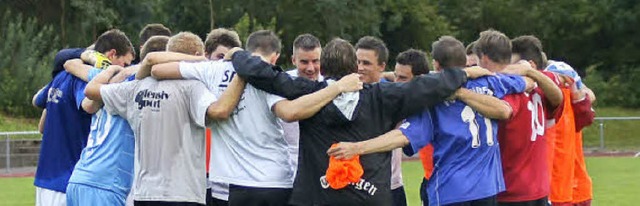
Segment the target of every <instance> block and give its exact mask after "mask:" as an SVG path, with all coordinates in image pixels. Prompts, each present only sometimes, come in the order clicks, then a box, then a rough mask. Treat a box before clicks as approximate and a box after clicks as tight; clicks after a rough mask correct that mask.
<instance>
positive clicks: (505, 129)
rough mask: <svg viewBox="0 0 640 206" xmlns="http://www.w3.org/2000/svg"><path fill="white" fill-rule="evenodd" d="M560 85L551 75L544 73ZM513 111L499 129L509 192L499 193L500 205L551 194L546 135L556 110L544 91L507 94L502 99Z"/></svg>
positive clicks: (500, 124)
mask: <svg viewBox="0 0 640 206" xmlns="http://www.w3.org/2000/svg"><path fill="white" fill-rule="evenodd" d="M543 73H544V74H545V75H546V76H548V77H549V78H551V79H552V80H553V81H554V82H555V83H556V85H559V84H560V83H559V80H558V78H557V77H556V76H555V75H554V74H553V73H551V72H543ZM503 100H504V101H506V102H507V103H509V105H510V106H511V107H512V109H513V114H512V116H511V119H509V120H504V121H501V122H500V123H499V126H498V141H499V142H500V153H501V156H502V168H503V172H504V180H505V185H506V187H507V190H506V191H504V192H502V193H500V194H498V201H499V202H522V201H530V200H536V199H540V198H543V197H545V196H547V195H549V187H550V186H549V164H548V161H547V155H548V152H547V147H548V146H547V142H546V141H547V140H546V138H545V135H544V131H545V128H546V126H547V120H551V121H550V122H554V119H555V116H556V115H555V114H556V113H558V111H554V110H556V108H552V107H551V106H550V105H549V101H548V100H547V98H546V96H545V95H544V93H543V91H542V89H541V88H539V87H538V88H535V89H534V90H533V91H531V92H528V93H527V92H525V93H521V94H512V95H507V96H505V97H504V98H503Z"/></svg>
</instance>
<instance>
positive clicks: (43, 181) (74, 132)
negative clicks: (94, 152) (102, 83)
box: [34, 71, 91, 193]
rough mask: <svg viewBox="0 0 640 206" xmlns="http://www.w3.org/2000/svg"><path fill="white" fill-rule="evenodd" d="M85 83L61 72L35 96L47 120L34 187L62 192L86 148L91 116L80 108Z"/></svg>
mask: <svg viewBox="0 0 640 206" xmlns="http://www.w3.org/2000/svg"><path fill="white" fill-rule="evenodd" d="M85 86H86V82H84V81H82V80H80V79H78V78H76V77H74V76H73V75H71V74H69V73H67V72H65V71H62V72H59V73H57V75H56V76H55V77H54V79H53V80H52V81H51V82H50V83H49V84H48V85H47V86H46V88H45V90H44V91H43V92H42V93H41V94H39V95H38V97H37V100H36V104H38V106H41V107H46V109H47V116H46V119H45V125H44V132H43V133H44V135H43V137H42V145H41V148H40V156H39V161H38V168H37V171H36V177H35V182H34V184H35V185H36V186H38V187H42V188H47V189H51V190H55V191H58V192H63V193H64V192H65V191H66V187H67V183H68V180H69V177H70V175H71V172H72V171H73V167H74V166H75V164H76V162H77V161H78V159H79V158H80V153H81V151H82V148H84V146H85V145H86V142H87V135H88V133H89V124H90V122H91V116H90V115H89V114H87V113H86V112H84V111H83V110H82V109H81V108H80V101H82V99H79V98H80V97H79V95H78V94H79V93H82V92H84V87H85Z"/></svg>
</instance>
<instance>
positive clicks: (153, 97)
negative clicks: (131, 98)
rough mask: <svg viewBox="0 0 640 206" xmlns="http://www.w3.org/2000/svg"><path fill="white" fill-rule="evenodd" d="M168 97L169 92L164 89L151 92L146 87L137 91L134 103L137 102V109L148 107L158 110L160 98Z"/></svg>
mask: <svg viewBox="0 0 640 206" xmlns="http://www.w3.org/2000/svg"><path fill="white" fill-rule="evenodd" d="M165 99H169V94H167V93H166V92H164V91H159V92H152V91H149V90H148V89H145V90H142V91H140V92H138V94H137V95H136V99H135V101H136V103H138V109H139V110H142V108H145V107H150V108H151V110H152V111H159V109H160V103H161V102H162V100H165Z"/></svg>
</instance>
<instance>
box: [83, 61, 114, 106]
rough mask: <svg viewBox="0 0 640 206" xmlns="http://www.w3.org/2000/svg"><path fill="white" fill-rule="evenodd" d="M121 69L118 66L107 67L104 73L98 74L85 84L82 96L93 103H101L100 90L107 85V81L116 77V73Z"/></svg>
mask: <svg viewBox="0 0 640 206" xmlns="http://www.w3.org/2000/svg"><path fill="white" fill-rule="evenodd" d="M121 70H122V67H120V66H115V65H112V66H109V68H107V69H106V70H105V71H103V72H100V74H98V75H97V76H96V77H95V78H93V80H91V81H90V82H89V84H87V86H86V87H85V89H84V95H85V96H86V97H87V98H89V99H90V100H94V101H102V96H101V95H100V88H101V87H102V86H104V85H106V84H108V83H109V79H111V77H113V76H114V75H116V73H118V72H120V71H121Z"/></svg>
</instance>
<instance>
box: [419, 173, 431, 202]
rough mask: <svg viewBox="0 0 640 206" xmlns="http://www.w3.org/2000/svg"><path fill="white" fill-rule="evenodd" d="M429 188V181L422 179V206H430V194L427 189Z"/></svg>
mask: <svg viewBox="0 0 640 206" xmlns="http://www.w3.org/2000/svg"><path fill="white" fill-rule="evenodd" d="M428 186H429V180H428V179H427V178H422V184H420V200H422V206H429V193H427V188H428Z"/></svg>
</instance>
